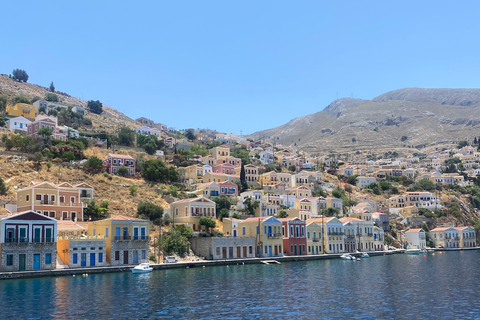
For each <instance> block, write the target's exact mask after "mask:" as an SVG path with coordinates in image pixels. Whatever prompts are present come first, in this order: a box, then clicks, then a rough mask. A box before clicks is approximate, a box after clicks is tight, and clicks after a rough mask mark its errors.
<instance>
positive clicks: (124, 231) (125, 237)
mask: <svg viewBox="0 0 480 320" xmlns="http://www.w3.org/2000/svg"><path fill="white" fill-rule="evenodd" d="M123 240H130V239H128V228H123Z"/></svg>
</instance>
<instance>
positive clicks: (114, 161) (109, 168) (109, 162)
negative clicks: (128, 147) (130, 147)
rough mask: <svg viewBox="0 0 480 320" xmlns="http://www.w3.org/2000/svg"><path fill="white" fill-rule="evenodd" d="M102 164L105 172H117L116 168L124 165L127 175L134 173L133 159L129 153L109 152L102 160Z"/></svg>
mask: <svg viewBox="0 0 480 320" xmlns="http://www.w3.org/2000/svg"><path fill="white" fill-rule="evenodd" d="M103 166H104V167H105V171H106V172H107V173H112V174H117V173H118V168H120V167H126V168H127V170H128V173H127V176H133V175H134V174H135V159H133V158H132V157H130V156H129V155H125V154H112V153H109V154H108V156H107V157H106V158H105V159H104V160H103Z"/></svg>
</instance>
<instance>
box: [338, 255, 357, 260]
mask: <svg viewBox="0 0 480 320" xmlns="http://www.w3.org/2000/svg"><path fill="white" fill-rule="evenodd" d="M340 259H342V260H355V257H354V256H352V255H351V254H349V253H344V254H342V255H341V256H340Z"/></svg>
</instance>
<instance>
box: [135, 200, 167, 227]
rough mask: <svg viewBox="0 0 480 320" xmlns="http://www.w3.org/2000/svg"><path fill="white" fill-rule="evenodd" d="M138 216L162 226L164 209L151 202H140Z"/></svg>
mask: <svg viewBox="0 0 480 320" xmlns="http://www.w3.org/2000/svg"><path fill="white" fill-rule="evenodd" d="M137 215H138V216H139V217H142V218H144V219H148V220H150V221H152V222H153V223H154V224H156V225H160V222H161V220H162V216H163V208H162V207H160V206H157V205H156V204H153V203H150V202H140V203H139V204H138V206H137Z"/></svg>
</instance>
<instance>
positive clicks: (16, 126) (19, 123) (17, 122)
mask: <svg viewBox="0 0 480 320" xmlns="http://www.w3.org/2000/svg"><path fill="white" fill-rule="evenodd" d="M31 123H32V121H30V120H28V119H27V118H24V117H23V116H20V117H15V118H11V119H10V120H8V121H7V128H8V130H22V131H27V125H29V124H31Z"/></svg>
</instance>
